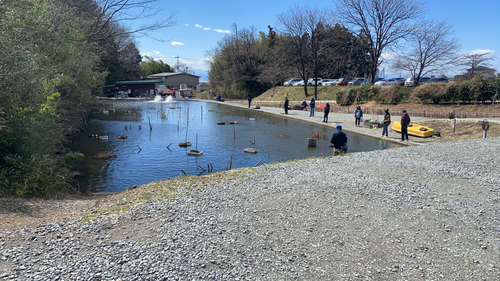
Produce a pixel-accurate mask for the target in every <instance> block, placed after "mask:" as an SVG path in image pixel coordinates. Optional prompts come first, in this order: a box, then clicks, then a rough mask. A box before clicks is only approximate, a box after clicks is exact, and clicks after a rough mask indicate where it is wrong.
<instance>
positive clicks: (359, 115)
mask: <svg viewBox="0 0 500 281" xmlns="http://www.w3.org/2000/svg"><path fill="white" fill-rule="evenodd" d="M354 118H355V120H354V125H356V126H359V124H360V123H361V118H363V110H361V106H358V107H356V110H354Z"/></svg>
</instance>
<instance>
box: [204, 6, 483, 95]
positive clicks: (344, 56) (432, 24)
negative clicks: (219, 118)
mask: <svg viewBox="0 0 500 281" xmlns="http://www.w3.org/2000/svg"><path fill="white" fill-rule="evenodd" d="M334 7H335V9H334V10H333V11H328V10H327V9H319V8H310V7H308V6H305V7H300V6H295V7H292V8H290V9H289V10H288V11H287V12H285V13H282V14H279V15H277V27H271V26H268V31H267V34H266V33H264V32H262V31H259V32H257V31H256V30H255V28H254V27H251V28H243V29H241V30H238V28H237V26H236V25H233V31H232V33H231V34H229V35H227V36H226V37H225V38H224V39H222V40H221V41H220V42H218V45H217V46H216V47H215V48H214V49H213V50H211V51H210V52H209V53H208V55H209V56H210V57H212V61H211V62H210V69H209V81H210V85H211V87H212V89H213V90H214V91H217V92H219V93H221V94H223V95H224V96H226V97H231V98H244V97H245V96H246V95H247V94H248V93H250V94H251V95H252V96H257V95H259V94H261V93H263V92H264V91H265V90H267V89H269V88H271V87H273V86H276V85H282V83H283V82H285V80H286V79H287V78H291V77H297V78H302V79H303V81H307V80H308V79H309V78H322V77H325V78H326V77H331V78H339V77H365V78H368V79H370V81H371V84H373V83H374V82H375V78H376V77H377V76H378V75H379V73H380V66H381V64H382V63H384V62H389V61H390V67H391V68H392V69H393V70H396V71H405V72H407V73H410V74H411V76H412V77H413V78H414V80H415V84H416V85H418V83H419V80H420V78H421V77H424V76H426V75H429V74H431V73H436V72H438V73H440V74H444V73H446V71H448V70H450V69H451V68H453V67H457V65H461V66H467V67H471V68H472V74H473V73H474V67H477V62H478V61H479V62H480V63H481V62H484V60H481V59H486V60H487V59H488V58H487V57H485V55H487V54H465V55H459V54H458V50H459V49H460V42H459V40H458V39H457V38H456V37H454V36H453V29H452V26H451V25H449V24H447V23H446V21H440V20H428V19H423V15H424V11H425V6H424V4H423V3H422V2H421V1H419V0H337V1H335V3H334ZM472 76H473V75H469V78H471V77H472ZM316 94H317V86H316V85H315V88H314V95H315V96H316ZM304 95H305V96H306V97H307V96H308V95H309V93H308V88H307V83H304Z"/></svg>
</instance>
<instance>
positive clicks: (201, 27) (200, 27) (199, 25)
mask: <svg viewBox="0 0 500 281" xmlns="http://www.w3.org/2000/svg"><path fill="white" fill-rule="evenodd" d="M194 26H195V27H197V28H199V29H203V25H201V24H195V25H194Z"/></svg>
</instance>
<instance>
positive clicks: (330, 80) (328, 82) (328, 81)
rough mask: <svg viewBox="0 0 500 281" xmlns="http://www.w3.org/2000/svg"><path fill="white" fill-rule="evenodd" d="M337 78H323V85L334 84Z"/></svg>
mask: <svg viewBox="0 0 500 281" xmlns="http://www.w3.org/2000/svg"><path fill="white" fill-rule="evenodd" d="M335 81H337V79H323V86H332V85H333V83H335Z"/></svg>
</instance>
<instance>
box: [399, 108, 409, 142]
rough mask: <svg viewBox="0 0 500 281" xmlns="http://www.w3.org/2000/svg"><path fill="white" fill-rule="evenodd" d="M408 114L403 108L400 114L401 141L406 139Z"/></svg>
mask: <svg viewBox="0 0 500 281" xmlns="http://www.w3.org/2000/svg"><path fill="white" fill-rule="evenodd" d="M410 121H411V120H410V115H408V113H406V110H403V114H402V115H401V141H405V139H406V141H408V126H409V125H410Z"/></svg>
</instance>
